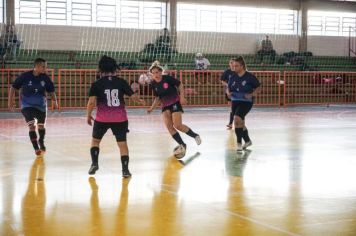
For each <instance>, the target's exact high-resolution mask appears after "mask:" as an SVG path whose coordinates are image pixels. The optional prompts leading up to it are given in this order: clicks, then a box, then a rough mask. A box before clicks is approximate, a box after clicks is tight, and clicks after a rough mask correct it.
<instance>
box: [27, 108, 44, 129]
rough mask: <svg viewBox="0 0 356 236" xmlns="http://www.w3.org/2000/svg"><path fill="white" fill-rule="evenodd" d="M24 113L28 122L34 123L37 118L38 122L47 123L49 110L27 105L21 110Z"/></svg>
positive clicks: (29, 123)
mask: <svg viewBox="0 0 356 236" xmlns="http://www.w3.org/2000/svg"><path fill="white" fill-rule="evenodd" d="M21 113H22V115H23V116H24V117H25V120H26V123H27V124H28V125H32V124H34V123H35V120H37V123H38V124H45V123H46V118H47V112H45V111H40V110H38V109H37V108H34V107H25V108H23V109H22V110H21Z"/></svg>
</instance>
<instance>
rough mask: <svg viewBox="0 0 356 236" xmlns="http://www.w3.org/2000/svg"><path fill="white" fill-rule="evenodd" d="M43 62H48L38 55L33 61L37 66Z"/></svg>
mask: <svg viewBox="0 0 356 236" xmlns="http://www.w3.org/2000/svg"><path fill="white" fill-rule="evenodd" d="M41 63H46V60H45V59H43V58H40V57H38V58H36V59H35V61H34V62H33V64H34V65H35V66H36V65H38V64H41Z"/></svg>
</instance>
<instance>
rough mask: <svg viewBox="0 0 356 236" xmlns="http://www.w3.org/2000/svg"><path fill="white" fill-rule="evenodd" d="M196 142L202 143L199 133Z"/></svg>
mask: <svg viewBox="0 0 356 236" xmlns="http://www.w3.org/2000/svg"><path fill="white" fill-rule="evenodd" d="M194 139H195V142H196V143H197V144H198V145H200V144H201V138H200V136H199V135H197V136H195V138H194Z"/></svg>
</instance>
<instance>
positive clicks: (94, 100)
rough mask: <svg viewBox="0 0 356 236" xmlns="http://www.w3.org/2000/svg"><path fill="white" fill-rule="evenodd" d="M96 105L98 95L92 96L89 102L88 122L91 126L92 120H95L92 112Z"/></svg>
mask: <svg viewBox="0 0 356 236" xmlns="http://www.w3.org/2000/svg"><path fill="white" fill-rule="evenodd" d="M95 106H96V97H95V96H90V97H89V100H88V104H87V123H88V125H90V126H91V125H92V120H94V118H93V116H92V112H93V110H94V107H95Z"/></svg>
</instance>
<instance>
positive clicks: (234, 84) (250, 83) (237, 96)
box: [228, 71, 261, 102]
mask: <svg viewBox="0 0 356 236" xmlns="http://www.w3.org/2000/svg"><path fill="white" fill-rule="evenodd" d="M260 85H261V84H260V82H259V81H258V79H257V78H256V77H255V76H254V75H253V74H251V73H250V72H248V71H246V72H245V74H244V75H243V76H242V77H239V75H238V74H236V73H235V74H234V75H233V76H232V77H231V78H230V80H229V84H228V88H229V91H230V92H231V101H245V102H252V98H250V99H248V98H246V97H245V95H246V94H250V93H252V92H253V91H254V90H255V89H256V88H258V87H259V86H260Z"/></svg>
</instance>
